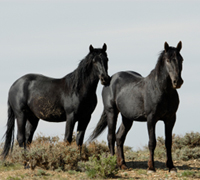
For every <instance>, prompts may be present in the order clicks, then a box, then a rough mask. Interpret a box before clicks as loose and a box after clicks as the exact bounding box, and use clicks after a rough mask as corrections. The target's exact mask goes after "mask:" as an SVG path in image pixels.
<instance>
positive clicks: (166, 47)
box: [164, 42, 169, 52]
mask: <svg viewBox="0 0 200 180" xmlns="http://www.w3.org/2000/svg"><path fill="white" fill-rule="evenodd" d="M164 47H165V52H167V51H168V49H169V44H168V43H167V42H165V45H164Z"/></svg>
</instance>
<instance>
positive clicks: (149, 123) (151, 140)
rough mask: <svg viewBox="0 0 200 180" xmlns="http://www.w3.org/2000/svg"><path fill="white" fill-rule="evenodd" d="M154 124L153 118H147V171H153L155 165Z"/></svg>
mask: <svg viewBox="0 0 200 180" xmlns="http://www.w3.org/2000/svg"><path fill="white" fill-rule="evenodd" d="M155 125H156V121H155V120H154V119H148V120H147V128H148V134H149V144H148V146H149V152H150V155H149V161H148V171H149V172H152V171H153V172H155V171H156V170H155V166H154V150H155V148H156V137H155Z"/></svg>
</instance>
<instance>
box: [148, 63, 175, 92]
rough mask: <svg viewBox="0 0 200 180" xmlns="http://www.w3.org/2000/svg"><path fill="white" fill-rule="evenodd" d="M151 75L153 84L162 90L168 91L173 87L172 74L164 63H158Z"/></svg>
mask: <svg viewBox="0 0 200 180" xmlns="http://www.w3.org/2000/svg"><path fill="white" fill-rule="evenodd" d="M149 76H150V77H151V79H152V81H153V82H152V84H153V86H155V87H156V88H157V89H159V90H160V92H163V93H166V91H168V90H169V89H171V88H172V85H171V80H170V76H169V74H168V72H167V70H166V67H165V66H164V65H162V66H161V67H160V66H159V67H158V64H157V65H156V67H155V69H153V70H152V72H151V73H150V75H149Z"/></svg>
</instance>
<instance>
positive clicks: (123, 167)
mask: <svg viewBox="0 0 200 180" xmlns="http://www.w3.org/2000/svg"><path fill="white" fill-rule="evenodd" d="M120 169H122V170H127V169H128V167H127V166H126V165H124V164H123V165H121V167H120Z"/></svg>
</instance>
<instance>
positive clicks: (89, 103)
mask: <svg viewBox="0 0 200 180" xmlns="http://www.w3.org/2000/svg"><path fill="white" fill-rule="evenodd" d="M106 49H107V46H106V44H104V45H103V47H102V48H98V49H96V48H93V46H92V45H90V47H89V50H90V51H89V53H88V55H87V56H86V57H85V58H84V59H83V60H82V61H80V63H79V66H78V68H77V69H75V70H74V71H73V72H72V73H70V74H68V75H66V76H65V77H63V78H61V79H53V78H49V77H45V76H43V75H38V74H27V75H25V76H23V77H21V78H19V79H18V80H17V81H16V82H15V83H14V84H13V85H12V86H11V88H10V91H9V96H8V121H7V130H6V133H5V135H4V136H5V144H4V149H3V152H2V155H3V157H4V159H5V158H6V156H7V155H8V153H9V150H10V149H12V148H13V142H14V124H15V118H16V119H17V127H18V131H17V141H18V143H19V146H20V147H23V146H24V148H25V149H26V145H27V143H31V142H32V138H33V134H34V132H35V130H36V128H37V125H38V122H39V119H43V120H45V121H48V122H63V121H66V130H65V138H64V140H65V141H66V142H69V143H71V141H72V134H73V129H74V125H75V123H76V122H77V121H78V127H77V131H78V134H77V137H76V143H77V145H78V146H80V147H81V145H82V144H83V139H84V134H85V130H86V128H87V125H88V123H89V121H90V118H91V114H92V112H93V111H94V109H95V107H96V104H97V96H96V88H97V85H98V82H99V79H100V80H101V84H103V85H108V84H109V82H110V77H109V75H108V73H107V70H108V57H107V53H106Z"/></svg>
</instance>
